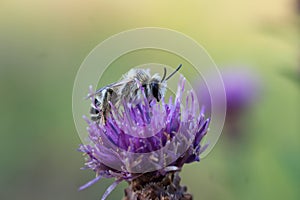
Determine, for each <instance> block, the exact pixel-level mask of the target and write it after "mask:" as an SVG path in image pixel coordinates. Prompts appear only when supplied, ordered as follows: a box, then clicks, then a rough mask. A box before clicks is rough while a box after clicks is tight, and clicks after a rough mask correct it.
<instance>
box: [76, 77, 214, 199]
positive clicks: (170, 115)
mask: <svg viewBox="0 0 300 200" xmlns="http://www.w3.org/2000/svg"><path fill="white" fill-rule="evenodd" d="M184 83H185V79H184V78H183V77H181V78H180V81H179V84H178V88H177V93H176V97H175V100H174V102H173V100H172V97H170V100H169V102H168V103H165V101H164V99H162V100H161V104H159V103H157V102H155V101H152V102H151V103H150V105H149V102H148V101H147V99H146V97H145V95H142V96H141V97H140V100H141V101H140V103H138V104H136V105H133V104H130V103H128V102H125V101H123V102H122V108H120V109H116V108H115V107H114V106H113V105H112V104H111V107H112V109H111V114H110V115H109V117H108V118H107V121H106V123H105V124H103V125H102V124H98V123H96V122H91V121H89V120H88V119H86V121H87V123H88V132H89V140H90V144H88V145H81V146H80V148H79V150H80V151H81V152H83V153H84V154H85V156H86V162H85V167H84V168H85V169H91V170H93V171H94V172H95V173H96V178H95V179H93V180H92V181H90V182H88V183H87V184H85V185H83V186H82V187H80V189H85V188H87V187H89V186H90V185H92V184H94V183H95V182H97V181H99V180H100V179H101V178H115V179H116V181H115V182H114V183H113V184H112V185H111V186H109V187H108V189H107V190H106V192H105V193H104V194H103V196H102V199H106V197H107V196H108V195H109V194H110V193H111V191H112V190H113V189H114V188H115V187H116V186H117V185H118V184H119V183H120V182H121V181H126V182H128V183H129V184H130V186H129V187H128V188H127V189H126V190H125V195H126V197H125V198H124V199H125V200H131V199H156V198H157V199H174V200H176V199H192V196H191V195H190V194H188V193H186V187H182V186H180V177H179V175H178V172H179V171H180V170H181V168H182V166H183V165H184V164H185V163H191V162H194V161H200V157H199V155H200V153H201V152H202V151H203V150H205V148H206V146H207V145H204V146H201V145H200V142H201V140H202V139H203V137H204V136H205V135H206V133H207V130H208V125H209V120H208V119H205V118H204V114H203V112H204V111H203V109H202V110H201V111H200V114H197V111H196V106H197V102H196V101H195V99H194V94H193V92H189V93H188V95H187V97H186V104H185V106H184V105H183V104H182V96H183V92H184ZM140 89H141V90H143V88H142V87H140ZM142 94H144V92H142Z"/></svg>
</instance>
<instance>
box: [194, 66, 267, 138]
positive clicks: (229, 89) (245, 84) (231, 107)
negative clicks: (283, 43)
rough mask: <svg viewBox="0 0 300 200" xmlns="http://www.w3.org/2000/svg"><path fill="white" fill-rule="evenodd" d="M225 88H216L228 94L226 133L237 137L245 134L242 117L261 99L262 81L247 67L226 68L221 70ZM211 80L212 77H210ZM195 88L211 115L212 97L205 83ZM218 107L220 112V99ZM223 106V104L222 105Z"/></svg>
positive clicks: (199, 83)
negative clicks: (239, 134) (242, 133)
mask: <svg viewBox="0 0 300 200" xmlns="http://www.w3.org/2000/svg"><path fill="white" fill-rule="evenodd" d="M221 77H222V79H223V83H224V88H216V87H215V88H214V89H216V90H217V92H218V91H219V93H220V94H222V92H221V91H222V90H225V94H226V120H225V131H226V132H228V133H230V134H231V135H236V134H238V133H241V132H243V130H242V129H243V127H244V124H243V123H244V122H242V116H243V115H244V114H245V112H246V111H247V110H248V108H250V107H251V106H252V105H253V104H254V103H255V102H256V101H257V99H258V98H259V94H260V88H261V85H260V79H259V78H258V76H257V75H256V74H255V73H253V72H252V71H251V70H249V69H247V68H245V67H235V68H226V69H223V70H221ZM208 78H211V77H208ZM194 86H195V88H198V90H197V91H196V92H197V95H198V98H199V99H200V102H201V104H202V105H204V106H205V107H206V108H207V111H208V113H209V114H211V96H210V94H209V91H208V88H207V86H206V85H205V83H204V82H203V81H201V80H196V81H195V82H194ZM214 100H215V101H216V107H215V108H214V109H215V111H216V112H218V106H219V103H218V99H214ZM220 105H221V104H220Z"/></svg>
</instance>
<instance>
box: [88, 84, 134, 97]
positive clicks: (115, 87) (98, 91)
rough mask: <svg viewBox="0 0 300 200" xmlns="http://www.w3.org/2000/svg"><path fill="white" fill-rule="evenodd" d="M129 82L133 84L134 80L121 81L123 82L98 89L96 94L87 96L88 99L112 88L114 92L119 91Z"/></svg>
mask: <svg viewBox="0 0 300 200" xmlns="http://www.w3.org/2000/svg"><path fill="white" fill-rule="evenodd" d="M129 82H133V80H121V81H118V82H114V83H111V84H109V85H106V86H104V87H102V88H100V89H98V90H97V91H96V92H94V93H91V94H89V95H88V96H87V99H88V98H90V97H92V96H94V95H97V94H100V93H101V92H102V91H103V90H105V89H108V88H111V89H112V90H118V88H119V87H121V86H123V85H125V84H127V83H129Z"/></svg>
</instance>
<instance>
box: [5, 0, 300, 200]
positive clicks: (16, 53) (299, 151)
mask: <svg viewBox="0 0 300 200" xmlns="http://www.w3.org/2000/svg"><path fill="white" fill-rule="evenodd" d="M298 11H299V10H298ZM296 12H297V9H296V2H295V1H292V0H277V1H272V0H265V1H259V0H252V1H250V0H248V1H238V0H227V1H216V0H211V1H196V0H190V1H181V2H176V3H175V1H171V0H168V1H167V0H165V1H158V0H155V1H150V0H147V1H137V0H134V1H132V0H130V1H129V0H128V1H121V0H115V1H100V0H86V1H83V0H81V1H80V0H73V1H71V0H63V1H59V0H52V1H50V0H48V1H47V0H44V1H34V0H22V1H16V0H10V1H9V0H1V1H0V94H1V104H0V113H1V114H0V124H1V126H0V136H1V138H0V159H1V160H0V199H1V200H2V199H3V200H4V199H23V200H27V199H31V200H39V199H43V200H48V199H49V200H50V199H51V200H52V199H63V200H64V199H67V200H68V199H72V200H75V199H99V198H100V196H101V195H102V194H103V192H104V190H105V188H106V187H107V186H108V185H109V184H110V183H111V182H112V180H102V181H101V182H100V183H97V184H96V185H94V186H93V187H91V188H89V189H87V190H84V191H81V192H78V191H77V188H78V187H79V186H80V185H82V184H84V183H86V182H87V181H88V180H90V179H92V177H94V173H92V172H88V171H81V170H79V168H80V167H82V166H83V161H84V160H83V157H82V155H81V153H79V152H77V151H76V149H77V148H78V145H79V143H81V141H80V139H79V137H78V135H77V132H76V130H75V127H74V123H73V118H72V109H71V106H72V99H71V96H72V88H73V81H74V78H75V76H76V72H77V70H78V68H79V66H80V64H81V63H82V61H83V60H84V58H85V57H86V56H87V54H88V53H89V52H90V51H91V50H92V49H93V48H94V47H95V46H96V45H97V44H98V43H100V42H101V41H103V40H104V39H106V38H108V37H109V36H111V35H113V34H116V33H119V32H121V31H124V30H127V29H132V28H138V27H145V26H155V27H163V28H170V29H174V30H177V31H180V32H182V33H184V34H186V35H188V36H190V37H192V38H194V39H195V40H196V41H197V42H198V43H200V44H202V45H203V46H204V47H205V48H206V50H207V51H208V52H209V54H210V55H211V56H212V58H213V59H214V61H215V62H216V64H217V65H218V66H219V67H222V66H230V65H231V64H235V65H236V64H243V65H247V66H251V67H252V68H253V69H252V70H253V71H255V72H257V74H258V75H259V77H260V78H261V81H262V85H261V86H262V91H263V92H262V93H261V97H260V98H258V100H257V101H256V103H255V104H254V105H252V107H251V109H249V110H248V112H247V113H246V114H245V116H243V118H244V119H245V121H246V123H245V129H246V130H245V131H244V134H243V136H241V137H242V138H241V137H240V138H239V139H233V138H232V137H227V134H226V133H224V134H222V136H221V138H220V140H219V142H218V143H217V145H216V147H215V148H214V150H213V151H212V152H211V153H210V154H209V156H208V157H206V158H205V159H204V160H202V161H201V162H200V163H194V164H191V165H187V166H185V167H184V169H183V172H182V182H183V184H185V185H187V186H188V188H189V191H191V192H192V193H193V194H194V199H196V200H198V199H199V200H200V199H209V200H219V199H220V200H227V199H228V200H229V199H230V200H231V199H242V200H244V199H245V200H247V199H249V200H250V199H289V200H290V199H291V200H293V199H300V189H299V188H300V159H299V155H300V145H299V142H300V137H299V133H300V132H299V130H300V129H299V118H300V117H299V110H300V109H299V100H300V95H299V86H300V85H299V83H300V82H299V74H300V65H299V62H298V61H299V51H298V50H299V49H298V47H299V46H298V45H299V17H298V16H297V13H296ZM297 17H298V18H297ZM127 62H128V63H130V60H128V61H127ZM297 73H298V75H297ZM117 78H118V77H116V78H114V79H113V80H115V79H117ZM125 186H126V184H125V183H123V184H121V185H120V186H118V187H117V189H116V191H114V192H113V193H112V195H111V196H110V197H109V199H121V197H122V195H123V189H124V187H125Z"/></svg>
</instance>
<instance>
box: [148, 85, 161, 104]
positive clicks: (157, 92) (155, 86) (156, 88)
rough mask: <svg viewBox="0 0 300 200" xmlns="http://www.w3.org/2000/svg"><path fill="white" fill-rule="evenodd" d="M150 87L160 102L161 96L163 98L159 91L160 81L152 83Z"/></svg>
mask: <svg viewBox="0 0 300 200" xmlns="http://www.w3.org/2000/svg"><path fill="white" fill-rule="evenodd" d="M150 87H151V92H152V94H153V96H154V97H155V98H156V100H157V102H159V101H160V98H161V95H160V93H159V91H158V90H159V85H158V83H151V84H150Z"/></svg>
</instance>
